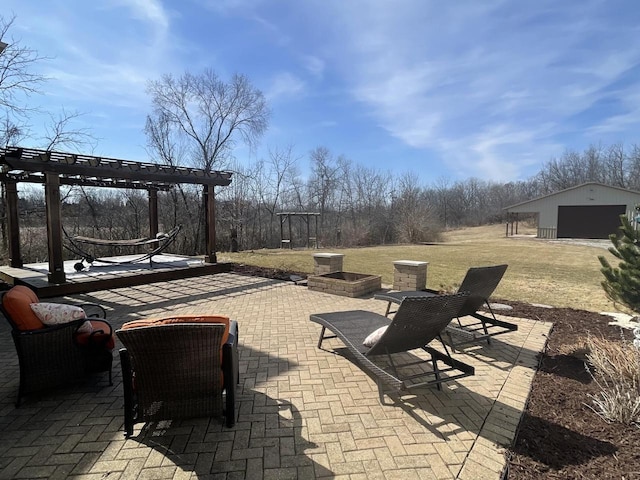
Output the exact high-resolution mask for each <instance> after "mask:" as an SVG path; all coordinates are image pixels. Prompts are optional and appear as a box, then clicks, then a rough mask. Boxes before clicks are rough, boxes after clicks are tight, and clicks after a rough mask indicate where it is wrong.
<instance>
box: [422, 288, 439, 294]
mask: <svg viewBox="0 0 640 480" xmlns="http://www.w3.org/2000/svg"><path fill="white" fill-rule="evenodd" d="M420 290H421V291H422V292H429V293H435V294H440V293H441V290H434V289H433V288H422V289H420Z"/></svg>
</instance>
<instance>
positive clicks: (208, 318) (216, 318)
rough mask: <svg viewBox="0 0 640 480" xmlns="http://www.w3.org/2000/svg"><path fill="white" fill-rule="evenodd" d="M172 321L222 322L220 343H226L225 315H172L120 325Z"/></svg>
mask: <svg viewBox="0 0 640 480" xmlns="http://www.w3.org/2000/svg"><path fill="white" fill-rule="evenodd" d="M172 323H222V324H224V333H223V334H222V343H223V344H224V343H226V341H227V339H228V338H229V317H227V316H225V315H174V316H173V317H167V318H148V319H144V320H133V321H131V322H127V323H125V324H124V325H122V330H127V329H129V328H138V327H151V326H153V325H170V324H172Z"/></svg>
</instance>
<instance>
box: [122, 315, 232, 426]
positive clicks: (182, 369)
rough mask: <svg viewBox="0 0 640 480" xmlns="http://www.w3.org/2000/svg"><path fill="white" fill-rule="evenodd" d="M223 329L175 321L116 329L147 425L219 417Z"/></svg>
mask: <svg viewBox="0 0 640 480" xmlns="http://www.w3.org/2000/svg"><path fill="white" fill-rule="evenodd" d="M224 333H225V325H224V324H221V323H176V324H168V325H154V326H149V327H140V328H131V329H127V330H118V331H117V332H116V334H117V335H118V338H119V339H120V340H121V341H122V343H123V344H124V346H125V347H126V349H127V352H128V354H129V358H130V361H131V366H132V369H133V371H134V372H135V392H136V395H137V400H138V408H139V410H140V414H141V417H142V418H144V419H146V421H153V420H154V419H157V420H162V419H168V418H189V417H199V416H214V415H221V414H222V390H223V375H222V360H221V356H220V351H221V347H222V339H223V335H224Z"/></svg>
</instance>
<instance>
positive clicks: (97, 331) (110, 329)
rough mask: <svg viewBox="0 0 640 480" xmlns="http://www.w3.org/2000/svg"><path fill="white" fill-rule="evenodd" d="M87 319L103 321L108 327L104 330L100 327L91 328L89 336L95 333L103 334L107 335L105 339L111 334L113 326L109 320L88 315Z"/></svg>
mask: <svg viewBox="0 0 640 480" xmlns="http://www.w3.org/2000/svg"><path fill="white" fill-rule="evenodd" d="M89 320H100V322H101V323H104V324H105V325H106V326H107V328H108V331H106V332H105V331H103V330H102V329H98V330H93V332H91V335H90V336H94V335H97V334H104V335H108V337H106V338H107V339H108V338H109V337H112V336H113V327H112V326H111V324H110V323H109V322H107V321H106V320H104V319H102V318H95V317H90V318H89Z"/></svg>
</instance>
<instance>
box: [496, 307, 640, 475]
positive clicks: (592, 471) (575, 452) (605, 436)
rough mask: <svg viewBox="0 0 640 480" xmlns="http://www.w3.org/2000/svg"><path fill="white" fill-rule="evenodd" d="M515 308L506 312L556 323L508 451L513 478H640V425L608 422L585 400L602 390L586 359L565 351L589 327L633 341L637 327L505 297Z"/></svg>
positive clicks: (613, 337) (597, 332)
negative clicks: (518, 428)
mask: <svg viewBox="0 0 640 480" xmlns="http://www.w3.org/2000/svg"><path fill="white" fill-rule="evenodd" d="M501 303H507V304H509V305H511V306H512V307H514V309H513V310H511V311H504V312H503V311H500V314H506V315H512V316H517V317H521V318H532V319H540V320H544V321H546V322H551V323H553V330H552V332H551V335H550V336H549V341H548V344H547V350H546V352H545V353H544V354H542V358H541V359H540V369H539V370H538V372H537V373H536V375H535V377H534V380H533V385H532V389H531V395H530V397H529V403H528V406H527V409H526V410H525V413H524V416H523V418H522V420H521V422H520V431H519V433H518V437H517V439H516V442H515V445H513V447H512V448H511V449H510V450H509V452H508V455H509V465H508V468H509V474H508V478H509V479H517V480H525V479H526V480H529V479H542V478H549V479H551V478H553V479H556V478H562V479H565V478H566V479H573V478H575V479H587V478H588V479H614V478H615V479H640V429H639V428H638V427H636V426H633V425H622V424H615V423H607V422H606V421H605V420H603V419H602V418H601V417H599V416H598V415H597V414H596V413H595V412H594V411H593V410H591V409H590V408H589V407H588V406H587V404H591V399H590V398H589V394H591V395H596V394H597V393H598V392H599V391H600V390H599V387H598V385H597V384H596V382H594V381H593V379H592V378H591V375H590V374H589V372H588V371H587V370H586V368H585V364H584V361H583V360H581V359H579V358H576V357H574V356H570V355H566V352H567V350H569V349H568V348H563V347H569V346H572V345H577V344H580V343H581V342H583V341H584V339H585V337H586V336H587V333H591V335H594V336H599V337H603V338H606V339H608V340H614V341H623V338H624V341H627V342H631V338H633V335H632V334H631V332H629V331H627V330H625V331H623V330H621V329H620V328H619V327H615V326H611V325H608V323H609V322H610V321H611V320H612V319H611V317H608V316H605V315H600V314H598V313H594V312H587V311H584V310H574V309H571V308H553V309H548V308H541V307H534V306H531V305H528V304H524V303H518V302H510V301H504V302H503V301H501Z"/></svg>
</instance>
